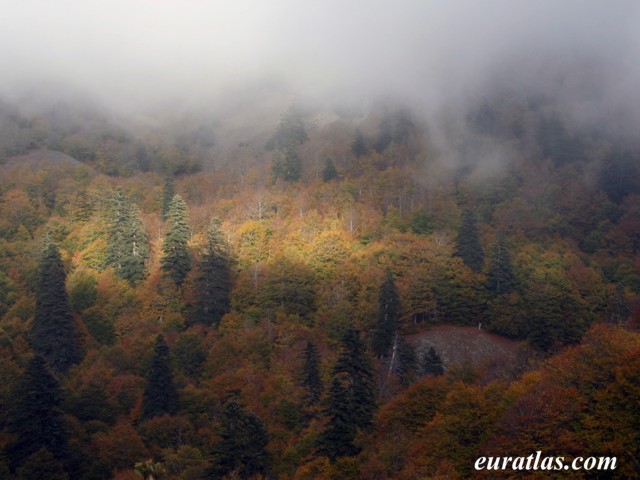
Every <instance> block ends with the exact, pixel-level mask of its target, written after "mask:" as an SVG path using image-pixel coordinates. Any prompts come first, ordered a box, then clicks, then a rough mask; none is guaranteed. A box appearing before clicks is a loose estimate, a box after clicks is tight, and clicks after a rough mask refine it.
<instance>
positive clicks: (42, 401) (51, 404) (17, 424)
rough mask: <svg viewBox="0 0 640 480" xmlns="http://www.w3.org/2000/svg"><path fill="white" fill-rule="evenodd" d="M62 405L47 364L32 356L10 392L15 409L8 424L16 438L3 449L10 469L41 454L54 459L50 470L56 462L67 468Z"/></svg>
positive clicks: (59, 392)
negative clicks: (38, 453)
mask: <svg viewBox="0 0 640 480" xmlns="http://www.w3.org/2000/svg"><path fill="white" fill-rule="evenodd" d="M61 402H62V391H61V390H60V385H59V384H58V381H57V380H56V378H55V377H54V376H53V375H52V373H51V372H50V371H49V369H48V367H47V362H46V361H45V359H44V358H43V357H42V356H40V355H36V356H34V357H33V358H32V359H31V360H30V361H29V363H28V364H27V368H26V369H25V371H24V373H23V374H22V376H21V377H20V380H19V382H18V384H17V386H16V389H15V391H14V392H13V404H14V406H13V409H12V410H11V414H10V415H9V417H8V422H9V429H10V431H11V432H12V433H13V434H14V435H15V438H14V440H13V441H12V442H11V443H10V444H9V445H8V446H7V447H6V453H7V456H8V458H9V461H10V467H11V470H13V471H15V470H16V469H18V468H19V467H21V466H22V465H24V464H25V461H26V460H27V459H28V458H29V457H31V458H32V459H33V458H34V457H33V456H34V454H36V453H37V452H41V451H42V452H41V455H40V457H46V458H50V459H52V460H54V462H52V467H53V466H55V465H53V463H55V464H56V465H57V462H60V463H62V464H63V465H69V449H68V445H67V439H68V435H69V428H68V425H67V423H66V421H65V418H64V414H63V413H62V411H61V410H60V408H59V405H60V403H61ZM43 449H46V450H44V451H43ZM44 452H48V453H44Z"/></svg>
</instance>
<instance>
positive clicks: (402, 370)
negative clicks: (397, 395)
mask: <svg viewBox="0 0 640 480" xmlns="http://www.w3.org/2000/svg"><path fill="white" fill-rule="evenodd" d="M396 355H397V357H398V358H397V361H396V367H395V371H396V374H397V375H398V377H400V384H401V385H402V386H403V387H408V386H409V385H411V384H412V383H413V382H414V381H415V377H416V370H417V364H418V360H417V358H416V351H415V350H414V348H413V347H412V346H411V344H410V343H409V342H407V341H406V340H405V338H404V337H401V336H398V340H397V342H396Z"/></svg>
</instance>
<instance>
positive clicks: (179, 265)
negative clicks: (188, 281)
mask: <svg viewBox="0 0 640 480" xmlns="http://www.w3.org/2000/svg"><path fill="white" fill-rule="evenodd" d="M167 222H168V223H169V229H168V231H167V234H166V236H165V238H164V243H163V244H162V252H163V254H164V256H163V257H162V260H161V264H162V269H163V270H164V271H165V272H166V274H167V275H168V276H169V277H171V279H172V280H173V281H174V282H175V283H176V285H178V286H180V285H182V282H184V279H185V277H186V276H187V273H189V270H191V253H190V252H189V247H188V245H187V244H188V242H189V223H188V222H189V217H188V212H187V204H186V203H185V202H184V200H183V199H182V197H180V195H175V196H174V197H173V200H172V201H171V205H170V207H169V212H168V213H167Z"/></svg>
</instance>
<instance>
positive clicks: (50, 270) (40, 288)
mask: <svg viewBox="0 0 640 480" xmlns="http://www.w3.org/2000/svg"><path fill="white" fill-rule="evenodd" d="M38 275H39V277H38V285H37V288H36V311H35V317H34V319H33V323H32V324H31V335H30V340H31V346H32V347H33V349H34V350H35V351H36V352H37V353H39V354H40V355H42V356H43V357H44V358H45V359H46V360H47V362H49V365H50V366H51V368H53V370H55V371H56V372H63V373H64V372H66V371H67V369H68V368H69V367H70V366H71V365H74V364H76V363H79V362H80V360H82V353H81V351H80V346H79V333H78V331H77V330H76V326H75V323H74V320H73V315H72V314H71V308H70V307H69V299H68V296H67V291H66V290H65V278H66V275H65V272H64V266H63V264H62V258H60V253H59V252H58V249H57V247H56V246H55V245H54V244H53V243H47V244H46V246H45V247H44V250H43V253H42V257H41V258H40V265H39V272H38Z"/></svg>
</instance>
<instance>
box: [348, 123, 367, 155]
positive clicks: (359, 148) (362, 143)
mask: <svg viewBox="0 0 640 480" xmlns="http://www.w3.org/2000/svg"><path fill="white" fill-rule="evenodd" d="M351 152H353V154H354V155H355V156H356V157H358V158H360V157H363V156H365V155H366V154H367V153H369V147H368V146H367V141H366V140H365V139H364V135H362V132H361V131H360V130H356V138H355V140H354V141H353V144H352V145H351Z"/></svg>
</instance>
